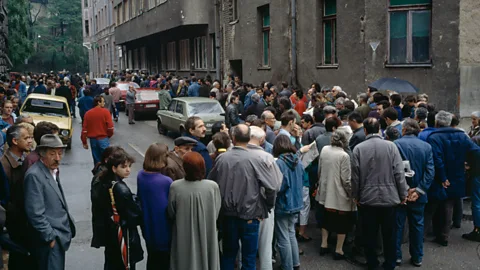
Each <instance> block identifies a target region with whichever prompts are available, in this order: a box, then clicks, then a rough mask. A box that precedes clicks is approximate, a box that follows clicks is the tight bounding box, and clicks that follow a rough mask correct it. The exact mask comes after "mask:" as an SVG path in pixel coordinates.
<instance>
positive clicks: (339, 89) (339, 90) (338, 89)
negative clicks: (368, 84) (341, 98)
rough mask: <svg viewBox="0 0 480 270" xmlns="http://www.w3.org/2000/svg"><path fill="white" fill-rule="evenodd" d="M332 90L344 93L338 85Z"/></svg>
mask: <svg viewBox="0 0 480 270" xmlns="http://www.w3.org/2000/svg"><path fill="white" fill-rule="evenodd" d="M332 89H333V90H337V91H338V92H343V91H342V88H341V87H340V86H338V85H335V86H334V87H333V88H332Z"/></svg>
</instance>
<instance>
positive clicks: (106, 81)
mask: <svg viewBox="0 0 480 270" xmlns="http://www.w3.org/2000/svg"><path fill="white" fill-rule="evenodd" d="M94 80H96V81H97V84H98V85H100V87H101V88H102V89H103V88H105V87H109V86H110V79H107V78H94Z"/></svg>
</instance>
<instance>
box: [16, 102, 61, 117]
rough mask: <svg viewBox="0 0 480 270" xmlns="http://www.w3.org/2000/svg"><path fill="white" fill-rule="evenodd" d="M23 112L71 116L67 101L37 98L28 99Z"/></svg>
mask: <svg viewBox="0 0 480 270" xmlns="http://www.w3.org/2000/svg"><path fill="white" fill-rule="evenodd" d="M23 112H28V113H39V114H46V115H51V116H61V117H68V116H69V115H68V108H67V104H66V103H65V102H61V101H55V100H45V99H35V98H29V99H27V101H26V102H25V105H24V107H23Z"/></svg>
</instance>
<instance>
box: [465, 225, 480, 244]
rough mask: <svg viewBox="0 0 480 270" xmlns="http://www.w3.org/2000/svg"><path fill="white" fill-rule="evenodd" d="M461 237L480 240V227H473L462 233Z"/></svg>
mask: <svg viewBox="0 0 480 270" xmlns="http://www.w3.org/2000/svg"><path fill="white" fill-rule="evenodd" d="M462 238H463V239H466V240H470V241H475V242H480V227H479V228H475V229H473V231H472V232H471V233H466V234H463V235H462Z"/></svg>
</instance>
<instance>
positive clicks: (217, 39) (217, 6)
mask: <svg viewBox="0 0 480 270" xmlns="http://www.w3.org/2000/svg"><path fill="white" fill-rule="evenodd" d="M214 2H215V52H214V53H215V73H216V77H217V78H216V79H218V80H220V81H221V80H222V74H220V73H221V70H220V47H221V46H220V16H219V12H220V2H219V1H218V0H214Z"/></svg>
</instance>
